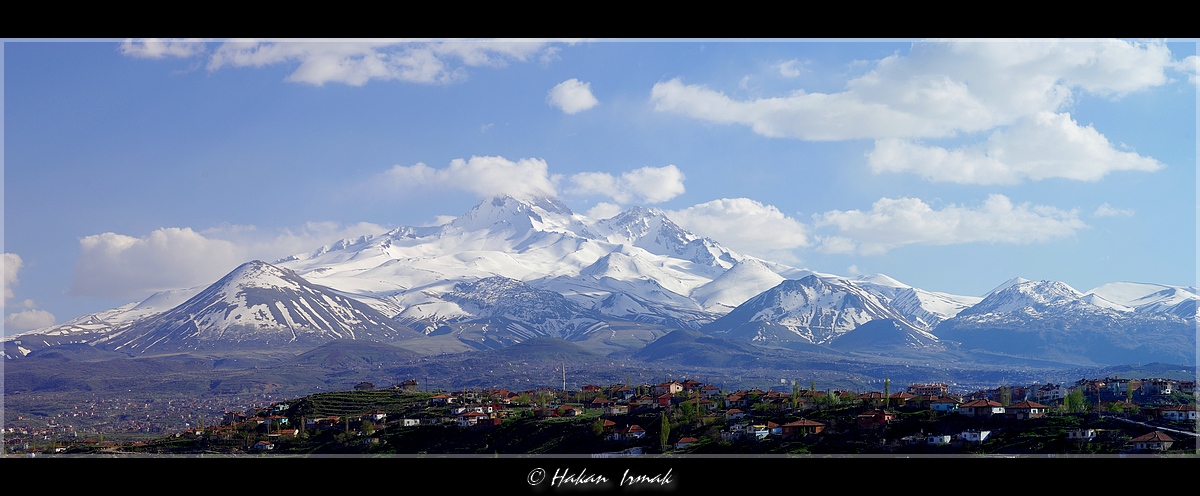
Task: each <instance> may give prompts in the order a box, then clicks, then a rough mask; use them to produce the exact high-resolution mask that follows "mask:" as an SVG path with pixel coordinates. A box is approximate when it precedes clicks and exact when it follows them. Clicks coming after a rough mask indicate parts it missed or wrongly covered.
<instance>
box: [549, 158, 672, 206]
mask: <svg viewBox="0 0 1200 496" xmlns="http://www.w3.org/2000/svg"><path fill="white" fill-rule="evenodd" d="M684 179H685V176H684V175H683V172H682V171H680V170H679V168H678V167H675V166H674V165H667V166H665V167H642V168H640V169H635V170H632V171H629V172H625V173H622V174H621V176H620V177H615V176H613V175H612V174H609V173H607V172H580V173H578V174H574V175H572V176H571V178H570V181H571V184H572V186H571V187H570V188H569V189H568V190H567V192H568V193H571V194H577V195H603V196H607V197H609V198H612V199H613V200H615V201H616V202H617V203H630V202H634V203H662V202H665V201H667V200H670V199H672V198H675V197H676V196H679V195H681V194H683V192H684V187H683V180H684Z"/></svg>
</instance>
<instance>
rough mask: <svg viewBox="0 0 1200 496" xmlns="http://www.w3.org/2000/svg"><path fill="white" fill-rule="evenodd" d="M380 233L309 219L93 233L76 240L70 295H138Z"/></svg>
mask: <svg viewBox="0 0 1200 496" xmlns="http://www.w3.org/2000/svg"><path fill="white" fill-rule="evenodd" d="M385 231H386V228H384V227H381V226H378V225H374V224H370V223H359V224H354V225H345V226H343V225H339V224H337V223H332V222H313V223H308V224H305V225H304V226H301V227H298V228H286V229H276V230H261V229H258V228H256V227H254V226H223V227H217V228H212V229H205V230H203V231H200V232H197V231H195V230H193V229H191V228H186V227H185V228H177V227H169V228H162V229H157V230H155V231H153V232H151V233H150V234H147V235H145V236H140V237H134V236H128V235H124V234H117V233H113V232H107V233H102V234H95V235H91V236H86V237H84V238H82V239H80V240H79V247H80V254H79V260H78V262H77V263H76V266H75V274H74V279H73V281H72V285H71V288H70V293H71V294H73V295H79V296H98V297H106V298H113V297H118V298H134V299H139V298H144V297H146V296H148V295H149V294H151V293H153V292H156V291H165V290H169V289H179V288H188V287H194V286H198V285H202V284H210V283H213V282H215V281H216V280H217V279H220V278H221V276H223V275H225V274H226V273H227V272H229V271H230V270H233V269H234V268H235V267H237V266H238V265H240V264H242V263H245V262H248V261H250V260H254V259H259V260H266V261H274V260H277V259H280V258H283V257H285V256H288V255H293V254H296V253H302V252H306V251H308V250H311V249H313V247H315V246H322V245H325V244H330V243H333V242H336V241H338V240H340V239H345V238H356V237H359V236H364V235H368V234H380V233H382V232H385Z"/></svg>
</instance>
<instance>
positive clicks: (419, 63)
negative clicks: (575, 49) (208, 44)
mask: <svg viewBox="0 0 1200 496" xmlns="http://www.w3.org/2000/svg"><path fill="white" fill-rule="evenodd" d="M546 50H547V47H546V43H544V42H541V41H519V40H518V41H496V42H489V41H447V42H402V41H396V40H352V41H335V40H320V41H281V42H263V41H257V40H239V41H228V42H226V43H224V44H222V45H221V46H220V47H218V48H217V49H216V51H215V52H214V53H213V55H212V57H210V58H209V61H208V70H209V71H216V70H219V69H222V68H225V67H264V66H270V65H278V64H292V65H296V70H295V71H294V72H292V73H291V74H290V75H288V77H287V78H286V80H287V81H289V82H299V83H307V84H312V85H316V86H322V85H324V84H325V83H330V82H334V83H343V84H348V85H351V86H362V85H364V84H366V83H367V82H369V81H372V80H381V81H392V80H395V81H407V82H415V83H449V82H453V81H457V80H461V79H463V78H464V77H466V73H465V72H464V69H463V68H462V67H454V66H453V63H454V61H455V60H457V61H458V62H459V63H461V64H462V65H463V66H468V67H478V66H489V67H503V66H505V65H507V64H508V63H509V62H512V61H517V62H525V61H528V60H530V59H531V58H533V57H534V56H535V55H537V54H539V53H544V52H545V51H546Z"/></svg>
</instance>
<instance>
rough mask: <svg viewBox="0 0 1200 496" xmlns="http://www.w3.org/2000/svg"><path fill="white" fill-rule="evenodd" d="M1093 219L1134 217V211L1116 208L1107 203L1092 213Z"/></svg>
mask: <svg viewBox="0 0 1200 496" xmlns="http://www.w3.org/2000/svg"><path fill="white" fill-rule="evenodd" d="M1092 216H1093V217H1133V210H1131V209H1127V208H1114V207H1113V206H1112V205H1109V204H1108V203H1107V202H1105V203H1104V204H1103V205H1100V206H1099V207H1096V211H1094V212H1092Z"/></svg>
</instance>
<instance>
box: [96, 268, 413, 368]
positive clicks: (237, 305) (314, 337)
mask: <svg viewBox="0 0 1200 496" xmlns="http://www.w3.org/2000/svg"><path fill="white" fill-rule="evenodd" d="M415 336H417V333H416V332H414V331H412V330H411V329H408V328H406V327H403V326H401V325H399V324H397V323H396V322H394V321H392V320H391V319H389V318H388V317H387V316H385V315H383V314H381V313H379V312H378V311H376V310H375V309H373V308H371V307H369V306H367V305H366V304H364V303H361V302H359V301H358V300H355V299H352V298H348V297H346V296H342V295H341V294H339V293H337V292H336V291H334V290H332V289H330V288H326V287H323V286H318V285H315V284H312V283H309V282H308V281H306V280H304V278H302V277H300V276H299V275H297V274H296V273H294V272H292V271H290V270H286V269H281V268H279V267H276V266H274V265H271V264H268V263H265V262H262V261H258V260H255V261H252V262H247V263H245V264H242V265H241V266H239V267H238V268H236V269H234V270H233V271H232V272H230V273H229V274H228V275H226V276H225V277H223V278H221V279H220V280H219V281H217V282H216V283H214V284H212V285H211V286H209V287H208V288H206V289H205V290H204V291H201V292H200V293H198V294H196V296H193V297H192V298H190V299H188V300H187V301H185V302H184V303H182V304H180V305H179V306H177V307H175V308H173V309H171V310H169V311H167V312H163V313H161V314H158V315H155V316H153V317H151V318H149V319H144V320H140V321H137V322H135V323H133V324H132V325H130V326H129V327H127V328H124V329H122V330H119V331H116V332H113V333H111V334H110V335H108V336H106V337H105V338H104V339H103V340H102V341H101V342H100V343H102V345H103V346H105V347H106V348H109V349H113V350H117V351H127V352H133V353H146V352H147V351H151V350H153V351H155V352H168V351H181V350H199V349H219V348H228V347H240V348H246V347H251V346H261V347H272V346H275V347H278V346H287V345H303V346H309V347H311V346H316V345H319V344H323V343H325V342H328V341H331V340H334V339H365V340H373V341H385V342H386V341H396V340H399V339H405V338H411V337H415Z"/></svg>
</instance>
